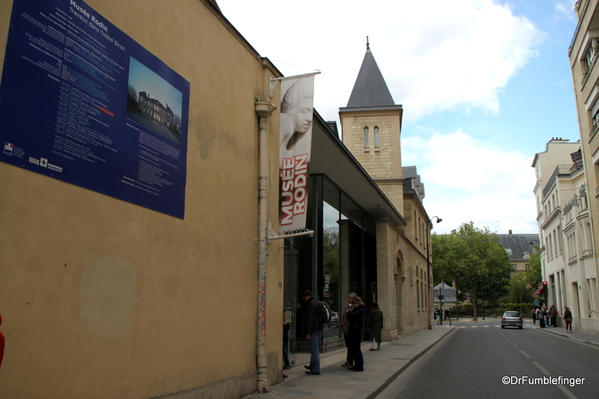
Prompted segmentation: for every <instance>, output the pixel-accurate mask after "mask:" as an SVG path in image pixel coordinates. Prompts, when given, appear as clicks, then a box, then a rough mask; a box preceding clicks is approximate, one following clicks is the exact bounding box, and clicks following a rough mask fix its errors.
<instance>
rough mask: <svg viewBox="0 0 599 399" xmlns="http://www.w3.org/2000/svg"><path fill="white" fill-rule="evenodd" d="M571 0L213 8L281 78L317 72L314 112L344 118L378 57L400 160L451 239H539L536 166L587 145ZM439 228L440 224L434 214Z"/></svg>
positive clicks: (229, 2) (233, 2)
mask: <svg viewBox="0 0 599 399" xmlns="http://www.w3.org/2000/svg"><path fill="white" fill-rule="evenodd" d="M574 3H575V0H453V1H447V0H427V1H426V2H417V1H413V0H370V1H369V2H364V1H356V0H343V1H341V0H326V1H321V0H303V1H301V2H300V1H295V0H283V1H281V0H279V1H273V0H253V1H247V0H218V4H219V6H220V8H221V11H222V12H223V14H224V15H225V17H226V18H227V19H228V20H229V21H230V22H231V23H232V24H233V25H234V26H235V28H236V29H237V30H238V31H239V32H240V33H241V34H242V35H243V36H244V37H245V38H246V40H248V42H249V43H250V44H251V45H252V46H253V47H254V48H255V49H256V50H257V51H258V52H259V53H260V55H261V56H263V57H267V58H268V59H269V60H270V61H271V62H272V63H273V64H274V65H275V66H276V67H277V68H278V69H279V70H280V71H281V72H282V73H283V74H284V75H285V76H292V75H297V74H303V73H309V72H313V71H320V72H321V73H320V74H318V75H316V78H315V94H314V107H315V109H316V111H317V112H318V113H319V114H320V115H321V116H322V117H323V118H324V119H325V120H331V121H337V122H339V115H338V112H339V108H340V107H345V106H346V105H347V101H348V100H349V96H350V94H351V90H352V88H353V86H354V83H355V80H356V77H357V75H358V72H359V69H360V66H361V64H362V60H363V58H364V55H365V52H366V37H367V36H368V38H369V39H368V40H369V42H370V49H371V51H372V54H373V55H374V58H375V60H376V62H377V64H378V66H379V68H380V70H381V72H382V74H383V77H384V78H385V80H386V82H387V86H388V87H389V90H390V92H391V95H392V96H393V99H394V101H395V103H396V104H401V105H402V107H403V125H402V132H401V145H402V164H403V166H409V165H415V166H416V167H417V169H418V173H419V174H420V177H421V180H422V182H423V183H424V186H425V190H426V193H425V194H426V197H425V198H424V202H423V203H424V206H425V208H426V211H427V213H428V215H429V217H430V218H431V219H433V217H434V216H438V217H439V218H441V219H442V220H443V221H442V222H441V223H438V224H437V223H434V225H433V232H436V233H439V234H444V233H449V232H451V230H453V229H458V228H459V227H460V225H462V224H463V223H468V222H473V223H474V225H475V226H476V227H479V228H485V227H486V228H488V229H489V230H490V231H492V232H495V233H499V234H507V233H508V231H509V230H512V232H513V233H514V234H536V233H538V227H537V223H536V216H537V209H536V205H535V199H534V194H533V189H534V185H535V183H536V181H535V175H534V170H533V168H532V166H531V165H532V161H533V158H534V156H535V154H536V153H539V152H543V151H545V149H546V143H547V142H548V141H549V140H551V138H552V137H561V138H563V139H569V140H570V141H572V142H576V141H579V138H580V134H579V129H578V120H577V116H576V108H575V102H574V92H573V84H572V75H571V69H570V66H569V60H568V48H569V46H570V42H571V40H572V37H573V34H574V31H575V29H576V23H577V17H576V14H575V12H574ZM434 220H436V219H434Z"/></svg>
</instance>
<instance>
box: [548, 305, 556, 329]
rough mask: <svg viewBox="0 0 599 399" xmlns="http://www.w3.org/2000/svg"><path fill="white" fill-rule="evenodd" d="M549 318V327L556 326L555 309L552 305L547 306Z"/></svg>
mask: <svg viewBox="0 0 599 399" xmlns="http://www.w3.org/2000/svg"><path fill="white" fill-rule="evenodd" d="M549 318H550V319H551V327H557V309H556V308H555V306H553V305H551V306H550V307H549Z"/></svg>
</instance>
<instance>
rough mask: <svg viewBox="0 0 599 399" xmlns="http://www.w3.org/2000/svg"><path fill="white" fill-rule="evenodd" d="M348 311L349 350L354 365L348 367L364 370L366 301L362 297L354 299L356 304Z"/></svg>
mask: <svg viewBox="0 0 599 399" xmlns="http://www.w3.org/2000/svg"><path fill="white" fill-rule="evenodd" d="M345 312H346V313H347V320H349V350H350V352H351V358H352V359H353V360H354V366H353V367H350V368H348V370H353V371H364V357H363V355H362V348H361V344H362V334H363V333H364V302H362V299H361V298H360V297H356V299H355V300H354V306H353V308H352V310H351V311H347V310H346V311H345Z"/></svg>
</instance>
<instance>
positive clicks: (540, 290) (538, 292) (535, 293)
mask: <svg viewBox="0 0 599 399" xmlns="http://www.w3.org/2000/svg"><path fill="white" fill-rule="evenodd" d="M544 293H545V290H544V289H543V288H539V289H538V290H536V291H535V292H534V295H543V294H544Z"/></svg>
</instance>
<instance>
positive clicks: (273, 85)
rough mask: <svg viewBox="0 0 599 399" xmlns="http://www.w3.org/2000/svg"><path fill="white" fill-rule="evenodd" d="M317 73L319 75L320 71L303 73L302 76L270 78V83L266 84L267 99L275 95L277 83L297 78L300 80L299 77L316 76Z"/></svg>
mask: <svg viewBox="0 0 599 399" xmlns="http://www.w3.org/2000/svg"><path fill="white" fill-rule="evenodd" d="M319 73H320V71H316V72H310V73H304V74H303V75H294V76H285V77H282V78H273V77H272V76H271V77H270V82H269V84H268V97H270V98H273V96H274V93H275V88H276V87H277V83H278V82H279V81H280V80H286V79H297V78H301V77H304V76H312V75H318V74H319Z"/></svg>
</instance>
